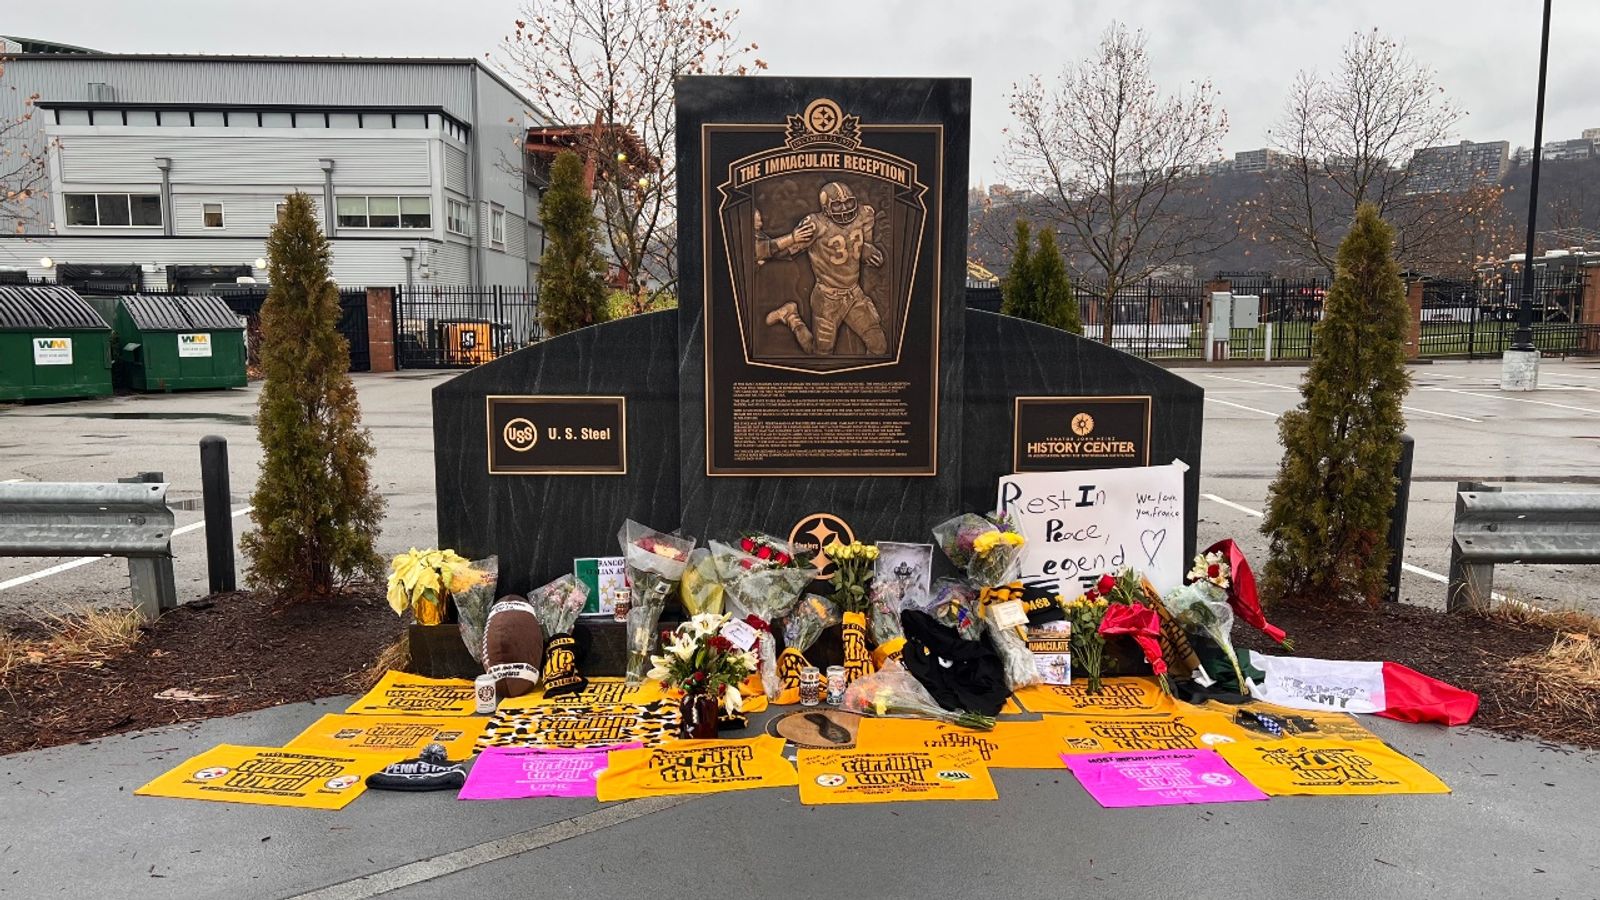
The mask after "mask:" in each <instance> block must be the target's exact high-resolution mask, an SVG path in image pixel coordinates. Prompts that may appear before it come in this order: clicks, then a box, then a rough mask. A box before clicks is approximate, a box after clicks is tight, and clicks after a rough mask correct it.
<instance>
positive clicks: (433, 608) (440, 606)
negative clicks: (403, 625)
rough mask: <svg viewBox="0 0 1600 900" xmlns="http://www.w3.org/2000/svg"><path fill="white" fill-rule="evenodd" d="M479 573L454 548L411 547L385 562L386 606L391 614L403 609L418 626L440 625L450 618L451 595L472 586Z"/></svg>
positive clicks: (481, 575)
mask: <svg viewBox="0 0 1600 900" xmlns="http://www.w3.org/2000/svg"><path fill="white" fill-rule="evenodd" d="M482 578H483V573H481V572H479V571H477V570H476V569H474V568H473V567H472V561H471V560H468V559H466V558H465V557H462V556H461V555H459V554H457V553H456V552H455V551H454V550H436V549H428V550H418V549H417V548H415V547H412V548H411V549H410V550H408V551H406V552H405V553H402V554H400V555H399V556H396V557H395V558H394V560H393V561H392V562H391V563H390V565H389V606H390V608H392V609H393V610H394V612H395V615H405V612H406V610H408V609H409V610H411V614H412V615H413V616H415V617H416V620H417V624H418V625H442V624H443V623H444V622H445V621H447V620H448V619H449V618H450V614H449V604H450V597H451V595H453V594H459V593H463V592H465V591H467V590H468V589H470V588H472V587H473V586H475V585H476V584H477V583H478V582H479V581H480V580H481V579H482Z"/></svg>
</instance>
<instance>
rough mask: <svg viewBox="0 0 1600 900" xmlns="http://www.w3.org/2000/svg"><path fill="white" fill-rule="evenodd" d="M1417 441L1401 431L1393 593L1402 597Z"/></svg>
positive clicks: (1392, 523)
mask: <svg viewBox="0 0 1600 900" xmlns="http://www.w3.org/2000/svg"><path fill="white" fill-rule="evenodd" d="M1416 449H1417V442H1416V440H1415V439H1413V438H1412V437H1411V435H1409V434H1402V435H1400V458H1399V459H1398V460H1396V461H1395V464H1394V477H1395V485H1394V508H1392V509H1391V510H1389V596H1388V600H1389V602H1390V603H1398V602H1399V601H1400V574H1401V572H1403V571H1404V567H1405V561H1406V509H1407V508H1408V507H1409V505H1410V503H1411V461H1412V458H1413V456H1414V455H1415V452H1416Z"/></svg>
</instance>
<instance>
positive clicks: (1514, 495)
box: [1445, 481, 1600, 612]
mask: <svg viewBox="0 0 1600 900" xmlns="http://www.w3.org/2000/svg"><path fill="white" fill-rule="evenodd" d="M1456 491H1457V493H1456V518H1455V526H1454V527H1453V529H1452V534H1451V541H1450V578H1449V586H1448V588H1447V589H1446V590H1447V592H1446V594H1445V608H1446V609H1447V610H1449V611H1450V612H1456V611H1458V610H1462V609H1471V610H1474V611H1480V612H1481V611H1484V610H1487V609H1488V608H1489V601H1490V597H1491V595H1492V594H1493V591H1494V567H1495V564H1496V563H1507V564H1510V563H1520V564H1523V565H1545V564H1569V565H1584V564H1593V563H1600V492H1576V491H1573V492H1564V491H1502V490H1501V489H1500V488H1497V487H1490V486H1488V485H1484V484H1479V483H1477V482H1471V481H1462V482H1458V483H1457V486H1456Z"/></svg>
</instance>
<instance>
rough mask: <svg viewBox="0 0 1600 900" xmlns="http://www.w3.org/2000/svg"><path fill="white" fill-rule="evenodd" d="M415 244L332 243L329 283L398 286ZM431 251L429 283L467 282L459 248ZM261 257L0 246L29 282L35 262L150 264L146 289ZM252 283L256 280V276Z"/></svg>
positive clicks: (245, 247)
mask: <svg viewBox="0 0 1600 900" xmlns="http://www.w3.org/2000/svg"><path fill="white" fill-rule="evenodd" d="M419 243H421V242H418V241H416V240H404V239H396V240H384V241H355V240H339V239H338V238H335V239H334V240H333V241H332V245H333V266H332V269H333V278H334V280H335V281H337V282H339V283H340V284H342V285H347V286H356V287H365V286H367V285H393V284H404V283H405V280H406V274H405V273H406V268H405V261H404V259H403V258H402V257H401V255H400V252H401V250H402V249H403V248H407V247H410V248H413V250H415V248H416V247H417V246H418V245H419ZM423 245H424V246H426V247H430V248H433V250H434V252H433V253H431V254H430V264H431V265H432V266H433V271H434V273H435V274H434V278H433V280H434V281H436V282H438V283H440V284H464V283H465V282H466V280H467V269H466V255H465V248H464V247H458V246H456V247H450V248H448V249H445V248H443V247H442V246H441V245H439V244H435V243H431V242H427V243H425V244H423ZM265 253H266V242H265V241H264V240H261V239H251V238H240V239H237V240H231V239H230V240H217V239H206V238H181V237H179V238H157V239H141V238H132V237H103V238H102V237H97V238H93V239H82V238H38V239H35V240H29V241H26V242H24V241H15V240H4V241H0V266H20V267H25V268H27V269H28V270H29V271H30V273H31V274H33V275H34V276H36V277H37V276H48V275H50V273H48V272H46V271H45V270H43V269H40V268H39V264H38V260H39V257H41V256H50V257H53V258H54V259H56V260H58V261H60V262H69V263H115V264H128V263H138V264H146V263H153V264H155V265H156V267H157V268H156V271H155V272H147V273H145V275H144V283H145V285H146V286H147V287H158V288H159V287H164V286H165V285H166V266H167V265H168V264H173V263H176V264H179V265H223V266H238V265H251V264H252V263H253V262H254V260H255V259H256V258H257V257H259V256H262V255H263V254H265ZM257 277H258V278H259V277H262V276H261V274H260V273H258V274H257Z"/></svg>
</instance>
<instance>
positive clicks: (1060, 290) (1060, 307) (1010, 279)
mask: <svg viewBox="0 0 1600 900" xmlns="http://www.w3.org/2000/svg"><path fill="white" fill-rule="evenodd" d="M1016 243H1017V251H1016V256H1015V257H1014V258H1013V259H1012V261H1011V269H1010V271H1008V272H1007V273H1006V279H1005V283H1004V284H1003V285H1002V287H1001V291H1002V295H1001V305H1000V311H1001V312H1002V313H1004V314H1006V315H1008V316H1016V317H1017V318H1019V319H1027V320H1029V321H1030V322H1038V323H1040V324H1041V325H1049V326H1050V327H1052V328H1060V329H1061V330H1063V331H1070V332H1072V333H1073V334H1083V319H1082V317H1081V316H1079V314H1078V300H1077V298H1076V297H1074V296H1073V294H1072V283H1071V282H1070V281H1069V280H1068V279H1067V266H1066V263H1064V262H1063V261H1062V259H1061V250H1060V248H1059V247H1057V246H1056V235H1055V232H1054V231H1051V230H1050V229H1048V228H1041V229H1039V234H1038V249H1037V250H1033V249H1030V248H1029V246H1028V244H1029V234H1028V223H1027V222H1026V221H1025V220H1023V219H1018V220H1017V236H1016Z"/></svg>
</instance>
